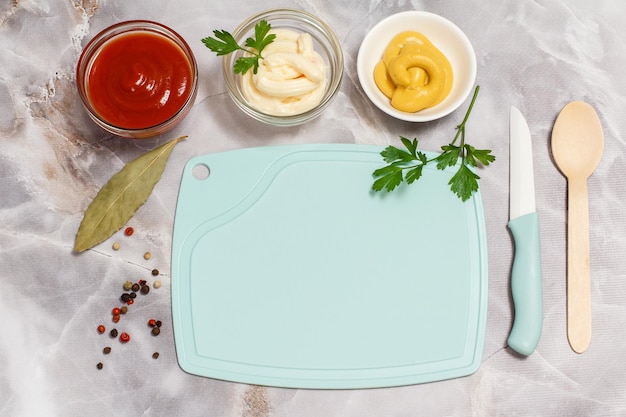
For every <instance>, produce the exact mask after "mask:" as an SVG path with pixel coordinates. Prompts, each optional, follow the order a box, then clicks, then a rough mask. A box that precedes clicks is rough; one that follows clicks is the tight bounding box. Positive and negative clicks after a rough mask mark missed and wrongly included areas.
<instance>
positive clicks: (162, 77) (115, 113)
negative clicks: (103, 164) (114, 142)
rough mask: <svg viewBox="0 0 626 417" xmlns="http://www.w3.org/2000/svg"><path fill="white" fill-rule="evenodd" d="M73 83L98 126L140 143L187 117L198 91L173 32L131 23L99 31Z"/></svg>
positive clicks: (190, 60) (189, 60) (188, 56)
mask: <svg viewBox="0 0 626 417" xmlns="http://www.w3.org/2000/svg"><path fill="white" fill-rule="evenodd" d="M76 83H77V86H78V92H79V95H80V98H81V100H82V102H83V104H84V105H85V108H86V109H87V112H88V113H89V116H90V117H91V118H92V119H93V121H94V122H95V123H96V124H97V125H99V126H100V127H102V128H103V129H104V130H106V131H108V132H110V133H113V134H114V135H118V136H122V137H127V138H135V139H141V138H148V137H152V136H156V135H160V134H162V133H165V132H167V131H168V130H170V129H172V128H173V127H174V126H176V125H177V124H178V123H179V122H180V121H181V120H182V119H183V118H184V117H185V116H186V115H187V113H188V112H189V110H190V109H191V107H192V106H193V103H194V101H195V98H196V94H197V90H198V67H197V64H196V60H195V58H194V56H193V53H192V52H191V48H190V47H189V45H188V44H187V43H186V42H185V40H184V39H183V38H182V37H181V36H180V35H178V34H177V33H176V32H174V31H173V30H172V29H170V28H168V27H167V26H164V25H162V24H160V23H156V22H152V21H147V20H131V21H126V22H121V23H117V24H115V25H113V26H110V27H108V28H106V29H104V30H103V31H102V32H100V33H98V34H97V35H96V36H95V37H94V38H93V39H92V40H91V41H90V42H89V43H88V44H87V45H86V46H85V48H84V49H83V52H82V54H81V56H80V59H79V61H78V65H77V68H76Z"/></svg>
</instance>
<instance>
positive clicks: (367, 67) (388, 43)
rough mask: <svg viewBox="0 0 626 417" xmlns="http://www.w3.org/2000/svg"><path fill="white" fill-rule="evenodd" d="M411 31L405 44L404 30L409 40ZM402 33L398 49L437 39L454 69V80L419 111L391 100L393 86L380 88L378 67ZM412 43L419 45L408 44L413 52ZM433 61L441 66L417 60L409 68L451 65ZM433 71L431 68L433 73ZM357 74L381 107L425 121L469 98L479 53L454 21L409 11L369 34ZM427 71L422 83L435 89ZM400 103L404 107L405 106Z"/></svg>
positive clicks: (437, 45) (434, 42) (411, 119)
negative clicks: (405, 107) (412, 66)
mask: <svg viewBox="0 0 626 417" xmlns="http://www.w3.org/2000/svg"><path fill="white" fill-rule="evenodd" d="M409 33H411V34H413V35H412V36H411V39H410V41H407V42H405V43H404V44H402V42H403V41H402V39H403V36H404V40H405V41H406V40H407V39H408V37H407V34H409ZM416 33H417V34H416ZM398 39H400V40H401V41H400V43H401V45H395V48H397V49H399V50H402V49H403V48H404V47H406V45H407V44H408V43H413V44H416V43H417V44H422V45H423V44H426V46H429V45H430V46H433V45H434V47H435V48H436V50H437V51H439V53H441V54H442V55H443V56H444V57H445V59H447V61H448V64H449V66H448V68H449V69H450V71H451V74H450V77H449V78H451V86H449V88H443V89H442V91H445V93H443V94H444V95H443V96H441V97H439V98H437V99H436V100H433V101H432V102H431V103H436V104H431V105H429V106H427V107H425V108H423V109H421V110H418V111H406V110H400V109H398V108H397V107H394V106H393V105H392V100H391V99H390V98H389V96H388V94H389V92H390V91H387V92H384V91H382V90H381V88H379V85H378V84H377V81H376V80H375V72H376V67H377V65H379V63H380V62H381V60H382V59H383V57H384V56H385V55H386V53H388V52H387V51H388V48H390V47H391V48H394V46H393V44H394V43H395V42H397V40H398ZM410 48H419V47H418V46H416V45H412V46H410V47H409V48H407V49H408V50H409V52H410ZM420 54H421V51H420ZM403 59H404V58H403ZM388 62H389V61H388ZM398 62H399V63H402V59H399V60H398ZM406 62H408V61H404V63H405V64H406ZM433 62H437V66H439V67H443V68H428V65H424V67H426V69H424V68H419V69H417V70H416V68H418V67H419V65H418V64H416V67H414V68H409V72H410V71H411V70H415V72H414V73H413V74H419V71H420V70H421V71H424V72H426V74H428V75H434V74H435V73H441V72H442V71H440V70H442V69H443V70H444V71H443V72H446V71H447V69H446V68H445V67H446V66H447V65H446V64H445V63H444V64H443V65H441V61H440V60H439V61H437V60H435V61H433ZM424 64H426V62H425V63H424ZM389 68H390V65H388V72H390V71H389ZM429 71H430V72H431V73H432V74H429ZM357 74H358V77H359V82H360V83H361V87H362V88H363V91H364V92H365V94H366V95H367V96H368V98H369V99H370V101H371V102H372V103H373V104H374V105H375V106H376V107H378V108H379V109H380V110H382V111H383V112H385V113H387V114H388V115H390V116H393V117H395V118H396V119H400V120H405V121H409V122H427V121H431V120H435V119H439V118H442V117H444V116H447V115H448V114H450V113H452V112H453V111H454V110H456V109H457V108H458V107H459V106H460V105H461V104H462V103H463V101H465V100H466V99H467V97H468V96H469V94H470V93H471V92H472V90H473V88H474V82H475V80H476V55H475V53H474V48H473V47H472V44H471V43H470V41H469V39H468V38H467V36H466V35H465V33H463V31H462V30H461V29H460V28H459V27H458V26H456V25H455V24H454V23H452V22H451V21H449V20H447V19H445V18H443V17H441V16H439V15H436V14H433V13H428V12H423V11H406V12H400V13H397V14H394V15H391V16H389V17H387V18H385V19H383V20H382V21H380V22H379V23H378V24H376V25H375V26H374V27H373V28H372V29H371V30H370V31H369V33H368V34H367V35H366V36H365V38H364V39H363V42H362V43H361V47H360V48H359V53H358V56H357ZM422 74H423V72H422ZM428 75H427V76H426V78H425V79H426V80H427V81H422V85H424V84H428V86H429V88H432V89H434V87H433V86H432V85H431V84H430V82H429V81H428V80H429V78H428ZM416 79H417V78H416ZM413 80H414V79H413ZM396 87H397V86H396ZM400 92H401V93H403V92H402V91H400ZM427 93H429V91H423V94H427ZM398 107H400V108H403V107H402V106H398Z"/></svg>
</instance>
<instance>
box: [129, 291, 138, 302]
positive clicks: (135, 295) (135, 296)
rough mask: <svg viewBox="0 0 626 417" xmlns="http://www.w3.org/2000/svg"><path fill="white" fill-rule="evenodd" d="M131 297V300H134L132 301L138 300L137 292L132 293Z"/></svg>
mask: <svg viewBox="0 0 626 417" xmlns="http://www.w3.org/2000/svg"><path fill="white" fill-rule="evenodd" d="M129 296H130V298H131V300H132V299H134V298H137V293H136V292H131V293H130V294H129Z"/></svg>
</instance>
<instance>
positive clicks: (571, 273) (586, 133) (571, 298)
mask: <svg viewBox="0 0 626 417" xmlns="http://www.w3.org/2000/svg"><path fill="white" fill-rule="evenodd" d="M603 149H604V135H603V133H602V125H601V124H600V119H599V118H598V115H597V114H596V112H595V110H594V109H593V107H591V106H590V105H589V104H587V103H585V102H583V101H574V102H572V103H569V104H568V105H567V106H565V107H564V108H563V110H561V113H560V114H559V116H558V117H557V119H556V122H555V124H554V129H553V130H552V156H553V157H554V160H555V162H556V165H557V166H558V167H559V170H560V171H561V173H562V174H563V175H564V176H565V177H566V178H567V180H568V193H567V194H568V219H567V220H568V221H567V338H568V340H569V344H570V346H571V348H572V350H573V351H574V352H576V353H583V352H584V351H585V350H587V347H588V346H589V343H590V342H591V285H590V278H589V202H588V195H587V178H589V176H590V175H591V174H592V173H593V171H594V170H595V169H596V167H597V166H598V163H599V162H600V159H601V158H602V151H603Z"/></svg>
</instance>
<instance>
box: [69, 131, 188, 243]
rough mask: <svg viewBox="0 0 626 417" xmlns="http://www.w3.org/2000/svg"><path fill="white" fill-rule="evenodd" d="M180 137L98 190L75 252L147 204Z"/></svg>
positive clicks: (107, 234) (97, 240)
mask: <svg viewBox="0 0 626 417" xmlns="http://www.w3.org/2000/svg"><path fill="white" fill-rule="evenodd" d="M186 137H187V136H181V137H179V138H176V139H174V140H172V141H170V142H167V143H165V144H163V145H161V146H159V147H158V148H154V149H153V150H151V151H149V152H146V153H145V154H143V155H141V156H140V157H138V158H137V159H134V160H132V161H130V162H128V163H127V164H126V165H125V166H124V168H122V169H121V170H120V171H119V172H118V173H116V174H115V175H113V176H112V177H111V179H110V180H109V182H107V183H106V184H105V185H104V186H103V187H102V188H101V189H100V191H98V194H97V195H96V197H95V198H94V199H93V201H92V202H91V204H89V207H87V210H85V214H84V216H83V220H82V221H81V223H80V226H79V228H78V232H77V233H76V240H75V241H74V250H75V251H76V252H83V251H85V250H87V249H90V248H92V247H94V246H96V245H97V244H99V243H102V242H103V241H105V240H106V239H108V238H109V237H111V236H112V235H113V233H115V232H117V231H118V230H119V229H120V228H121V227H122V226H124V225H125V224H126V222H128V220H129V219H130V218H131V217H132V216H133V214H135V212H136V211H137V209H138V208H139V207H141V206H142V205H143V203H145V202H146V200H147V199H148V197H149V196H150V194H151V193H152V190H153V189H154V186H155V185H156V184H157V183H158V182H159V180H160V179H161V175H162V174H163V171H164V170H165V165H166V164H167V160H168V159H169V157H170V154H171V153H172V150H173V149H174V146H176V144H177V143H178V142H180V141H181V140H183V139H185V138H186Z"/></svg>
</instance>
